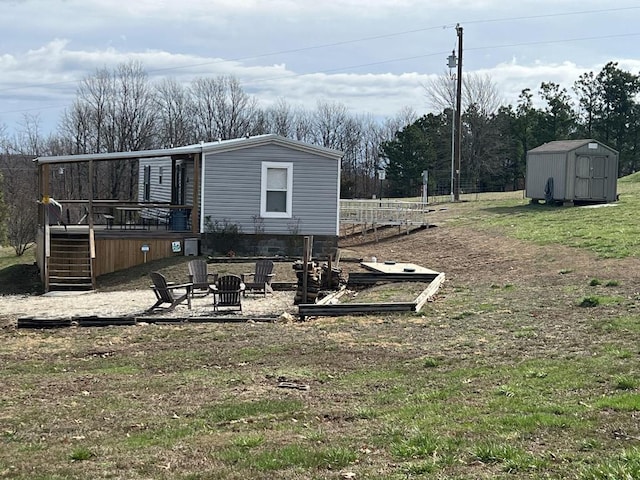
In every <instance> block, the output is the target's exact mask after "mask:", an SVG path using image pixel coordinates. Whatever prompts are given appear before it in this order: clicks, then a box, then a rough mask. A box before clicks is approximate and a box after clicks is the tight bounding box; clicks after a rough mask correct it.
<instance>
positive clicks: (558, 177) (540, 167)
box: [526, 153, 567, 200]
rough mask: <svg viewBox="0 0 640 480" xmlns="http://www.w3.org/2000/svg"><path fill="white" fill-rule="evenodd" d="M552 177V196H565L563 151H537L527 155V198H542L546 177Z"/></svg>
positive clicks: (565, 174)
mask: <svg viewBox="0 0 640 480" xmlns="http://www.w3.org/2000/svg"><path fill="white" fill-rule="evenodd" d="M549 178H553V197H554V198H555V199H563V198H565V193H566V188H565V187H566V183H567V182H566V181H567V163H566V154H564V153H537V154H533V153H531V154H529V156H528V157H527V176H526V190H527V198H535V199H538V200H542V199H544V198H545V193H544V189H545V186H546V185H547V179H549Z"/></svg>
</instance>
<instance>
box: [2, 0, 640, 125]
mask: <svg viewBox="0 0 640 480" xmlns="http://www.w3.org/2000/svg"><path fill="white" fill-rule="evenodd" d="M0 12H2V13H1V15H0V32H1V33H0V131H1V129H2V128H4V132H5V133H11V132H15V131H18V130H19V129H20V128H21V125H23V124H24V121H25V118H26V117H31V118H37V119H38V121H39V124H40V128H41V130H42V133H44V134H48V133H55V130H56V127H57V125H58V122H59V119H60V116H61V115H62V113H63V112H64V110H65V108H68V107H69V106H70V105H71V103H72V102H73V100H74V98H75V96H76V90H77V87H78V85H79V82H80V81H81V80H82V79H84V78H87V77H88V76H91V75H92V74H94V73H95V72H96V71H97V70H98V69H103V68H107V69H115V68H116V67H117V66H118V65H120V64H123V63H128V62H130V61H139V62H141V64H142V65H143V66H144V68H145V70H146V72H147V73H148V75H149V79H150V81H151V82H152V83H153V82H156V81H160V80H161V79H163V78H172V79H175V80H177V81H179V82H182V83H184V84H185V85H188V84H189V83H190V82H191V81H192V80H193V79H195V78H199V77H217V76H220V75H231V76H233V77H235V78H237V79H238V81H239V82H240V84H241V86H242V87H243V88H244V90H245V91H246V92H247V93H249V94H251V95H253V96H255V98H256V99H257V100H258V103H259V105H260V106H262V107H263V108H267V107H269V106H270V105H273V104H274V103H276V102H277V101H279V100H281V99H284V100H285V101H286V102H287V103H288V104H289V105H291V106H294V107H302V108H305V109H309V110H313V109H314V108H315V107H316V106H317V105H318V102H336V103H339V104H342V105H344V106H346V107H347V109H348V111H349V112H351V113H352V114H354V115H373V116H375V117H376V118H381V119H383V118H392V117H394V116H396V115H398V114H399V113H400V112H401V111H402V110H404V109H406V108H407V107H409V108H411V109H413V110H414V111H415V112H416V113H417V114H418V115H422V114H425V113H427V112H429V111H432V106H431V105H430V104H429V101H428V98H427V96H426V94H425V88H424V85H425V84H426V83H427V82H429V81H430V79H434V78H437V77H439V76H442V75H447V74H448V73H449V69H448V68H447V57H448V56H449V55H451V53H452V51H453V50H454V49H457V44H458V38H457V34H456V28H455V27H456V25H457V24H459V25H460V26H461V27H462V32H463V37H462V38H463V62H462V68H463V75H464V74H467V73H470V72H474V73H477V74H480V75H488V76H489V77H490V78H491V80H492V81H493V82H494V83H495V84H496V85H497V87H498V89H499V91H500V93H501V95H502V101H503V103H504V104H509V103H510V104H515V103H516V102H517V98H518V95H519V94H520V92H521V91H522V89H524V88H530V89H531V90H532V91H533V92H534V93H535V92H537V91H538V89H539V87H540V83H541V82H543V81H544V82H555V83H558V84H560V85H561V86H563V87H565V88H566V89H567V90H571V87H572V85H573V82H574V81H575V80H576V79H577V78H578V77H579V75H581V74H582V73H586V72H590V71H593V72H594V73H597V72H598V71H600V69H601V68H602V67H603V66H604V65H605V64H606V63H607V62H609V61H615V62H618V66H619V67H620V68H622V69H624V70H627V71H630V72H632V73H634V74H638V73H640V49H638V47H637V44H638V42H639V41H640V1H635V2H634V1H630V0H621V1H619V2H603V1H602V0H597V1H596V0H580V1H574V0H340V1H338V0H314V1H311V0H175V1H171V0H126V1H124V0H0Z"/></svg>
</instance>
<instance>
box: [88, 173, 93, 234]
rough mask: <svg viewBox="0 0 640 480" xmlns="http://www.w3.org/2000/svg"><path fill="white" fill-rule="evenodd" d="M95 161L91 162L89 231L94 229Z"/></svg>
mask: <svg viewBox="0 0 640 480" xmlns="http://www.w3.org/2000/svg"><path fill="white" fill-rule="evenodd" d="M93 175H94V171H93V160H89V213H88V215H89V222H88V223H89V229H92V228H93Z"/></svg>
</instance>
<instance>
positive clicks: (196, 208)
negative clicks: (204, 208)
mask: <svg viewBox="0 0 640 480" xmlns="http://www.w3.org/2000/svg"><path fill="white" fill-rule="evenodd" d="M200 158H202V154H201V153H196V154H194V155H193V200H192V201H191V205H192V208H191V233H193V234H194V235H195V234H198V233H200Z"/></svg>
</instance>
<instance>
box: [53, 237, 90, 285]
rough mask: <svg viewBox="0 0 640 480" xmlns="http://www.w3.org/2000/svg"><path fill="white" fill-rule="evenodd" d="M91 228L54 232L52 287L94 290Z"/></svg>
mask: <svg viewBox="0 0 640 480" xmlns="http://www.w3.org/2000/svg"><path fill="white" fill-rule="evenodd" d="M93 288H94V285H93V275H92V242H91V234H90V232H71V231H69V232H55V233H54V232H51V234H50V237H49V261H48V290H49V291H51V290H92V289H93Z"/></svg>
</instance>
